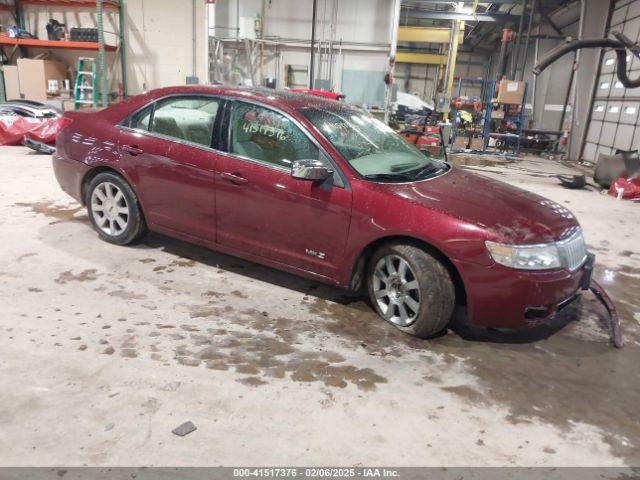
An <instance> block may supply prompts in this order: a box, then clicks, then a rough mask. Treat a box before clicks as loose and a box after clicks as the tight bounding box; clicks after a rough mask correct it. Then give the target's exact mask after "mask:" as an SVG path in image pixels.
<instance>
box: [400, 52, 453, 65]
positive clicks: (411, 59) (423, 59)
mask: <svg viewBox="0 0 640 480" xmlns="http://www.w3.org/2000/svg"><path fill="white" fill-rule="evenodd" d="M396 62H397V63H422V64H427V65H445V64H446V63H447V56H446V55H440V54H438V53H411V52H399V53H397V54H396Z"/></svg>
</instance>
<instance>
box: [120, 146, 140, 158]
mask: <svg viewBox="0 0 640 480" xmlns="http://www.w3.org/2000/svg"><path fill="white" fill-rule="evenodd" d="M122 149H123V150H124V151H125V152H127V153H128V154H129V155H133V156H136V155H141V154H143V153H144V150H143V149H141V148H140V147H138V146H137V145H123V146H122Z"/></svg>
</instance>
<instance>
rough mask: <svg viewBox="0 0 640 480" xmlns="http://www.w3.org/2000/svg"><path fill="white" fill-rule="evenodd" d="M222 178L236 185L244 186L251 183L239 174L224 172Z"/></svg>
mask: <svg viewBox="0 0 640 480" xmlns="http://www.w3.org/2000/svg"><path fill="white" fill-rule="evenodd" d="M220 177H222V178H223V179H224V180H227V181H228V182H231V183H235V184H236V185H244V184H245V183H249V180H247V179H246V178H244V177H243V176H242V175H241V174H239V173H229V172H222V173H221V174H220Z"/></svg>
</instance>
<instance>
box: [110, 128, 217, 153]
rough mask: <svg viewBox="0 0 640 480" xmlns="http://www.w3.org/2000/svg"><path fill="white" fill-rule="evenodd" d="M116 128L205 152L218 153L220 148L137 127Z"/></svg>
mask: <svg viewBox="0 0 640 480" xmlns="http://www.w3.org/2000/svg"><path fill="white" fill-rule="evenodd" d="M117 128H118V129H119V130H122V131H125V132H129V133H138V134H140V135H144V136H145V137H152V138H157V139H159V140H167V141H169V142H172V143H177V144H179V145H184V146H186V147H195V148H198V149H200V150H204V151H205V152H209V153H218V152H220V150H216V149H215V148H212V147H207V146H206V145H202V144H201V143H196V142H190V141H188V140H183V139H181V138H175V137H170V136H168V135H163V134H161V133H155V132H150V131H148V130H142V129H139V128H130V127H125V126H124V125H118V126H117Z"/></svg>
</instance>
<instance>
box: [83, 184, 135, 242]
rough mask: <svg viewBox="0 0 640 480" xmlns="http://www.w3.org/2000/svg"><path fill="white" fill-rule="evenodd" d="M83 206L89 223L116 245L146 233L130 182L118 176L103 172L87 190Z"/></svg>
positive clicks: (103, 237)
mask: <svg viewBox="0 0 640 480" xmlns="http://www.w3.org/2000/svg"><path fill="white" fill-rule="evenodd" d="M85 205H86V206H87V211H88V213H89V219H90V220H91V225H93V228H94V229H95V230H96V232H98V235H100V238H102V239H103V240H105V241H107V242H109V243H114V244H116V245H128V244H130V243H133V242H136V241H137V240H139V239H140V238H142V237H143V236H144V235H145V234H146V232H147V226H146V223H145V221H144V216H143V214H142V209H141V208H140V202H139V201H138V197H137V196H136V194H135V192H134V191H133V189H132V188H131V186H129V184H128V183H127V182H126V181H125V180H124V179H123V178H122V177H121V176H119V175H117V174H115V173H111V172H103V173H99V174H98V175H96V176H95V177H94V178H93V179H91V181H90V182H89V185H88V186H87V189H86V194H85Z"/></svg>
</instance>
